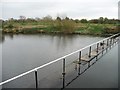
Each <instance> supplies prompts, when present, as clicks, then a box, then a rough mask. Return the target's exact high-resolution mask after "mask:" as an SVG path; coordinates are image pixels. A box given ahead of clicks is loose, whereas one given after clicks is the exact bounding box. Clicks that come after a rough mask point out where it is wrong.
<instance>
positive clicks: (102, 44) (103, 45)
mask: <svg viewBox="0 0 120 90" xmlns="http://www.w3.org/2000/svg"><path fill="white" fill-rule="evenodd" d="M103 51H104V41H103V42H102V54H103Z"/></svg>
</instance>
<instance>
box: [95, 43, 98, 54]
mask: <svg viewBox="0 0 120 90" xmlns="http://www.w3.org/2000/svg"><path fill="white" fill-rule="evenodd" d="M98 47H99V43H97V50H96V52H97V54H98Z"/></svg>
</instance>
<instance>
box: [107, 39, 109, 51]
mask: <svg viewBox="0 0 120 90" xmlns="http://www.w3.org/2000/svg"><path fill="white" fill-rule="evenodd" d="M108 42H109V39H107V47H106V51H107V50H108V45H109V44H108Z"/></svg>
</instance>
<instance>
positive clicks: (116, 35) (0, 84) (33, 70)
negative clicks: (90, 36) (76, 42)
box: [0, 33, 120, 88]
mask: <svg viewBox="0 0 120 90" xmlns="http://www.w3.org/2000/svg"><path fill="white" fill-rule="evenodd" d="M119 35H120V33H118V34H115V35H112V36H110V37H108V38H105V39H103V40H100V41H98V42H95V43H93V44H90V45H88V46H86V47H84V48H82V49H79V50H77V51H75V52H72V53H70V54H67V55H65V56H63V57H60V58H58V59H55V60H53V61H51V62H48V63H46V64H44V65H41V66H39V67H36V68H34V69H32V70H29V71H27V72H25V73H22V74H20V75H18V76H15V77H13V78H10V79H8V80H6V81H3V82H1V83H0V86H2V85H4V84H6V83H8V82H11V81H13V80H15V79H18V78H20V77H23V76H25V75H27V74H29V73H32V72H35V77H36V80H37V70H38V69H42V68H44V67H46V66H48V65H51V64H53V63H55V62H58V61H60V60H63V61H64V63H65V58H66V57H69V56H71V55H73V54H75V53H78V52H81V51H82V50H84V49H86V48H88V47H91V46H93V45H95V44H96V45H98V43H100V42H103V41H105V40H109V39H112V38H114V37H118V36H119ZM80 57H81V56H80ZM64 63H63V64H64ZM64 67H65V66H64ZM63 74H65V70H63ZM63 76H64V75H63ZM36 88H38V83H37V81H36Z"/></svg>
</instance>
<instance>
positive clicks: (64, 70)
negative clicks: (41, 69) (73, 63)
mask: <svg viewBox="0 0 120 90" xmlns="http://www.w3.org/2000/svg"><path fill="white" fill-rule="evenodd" d="M62 75H63V88H65V58H63V73H62Z"/></svg>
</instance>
